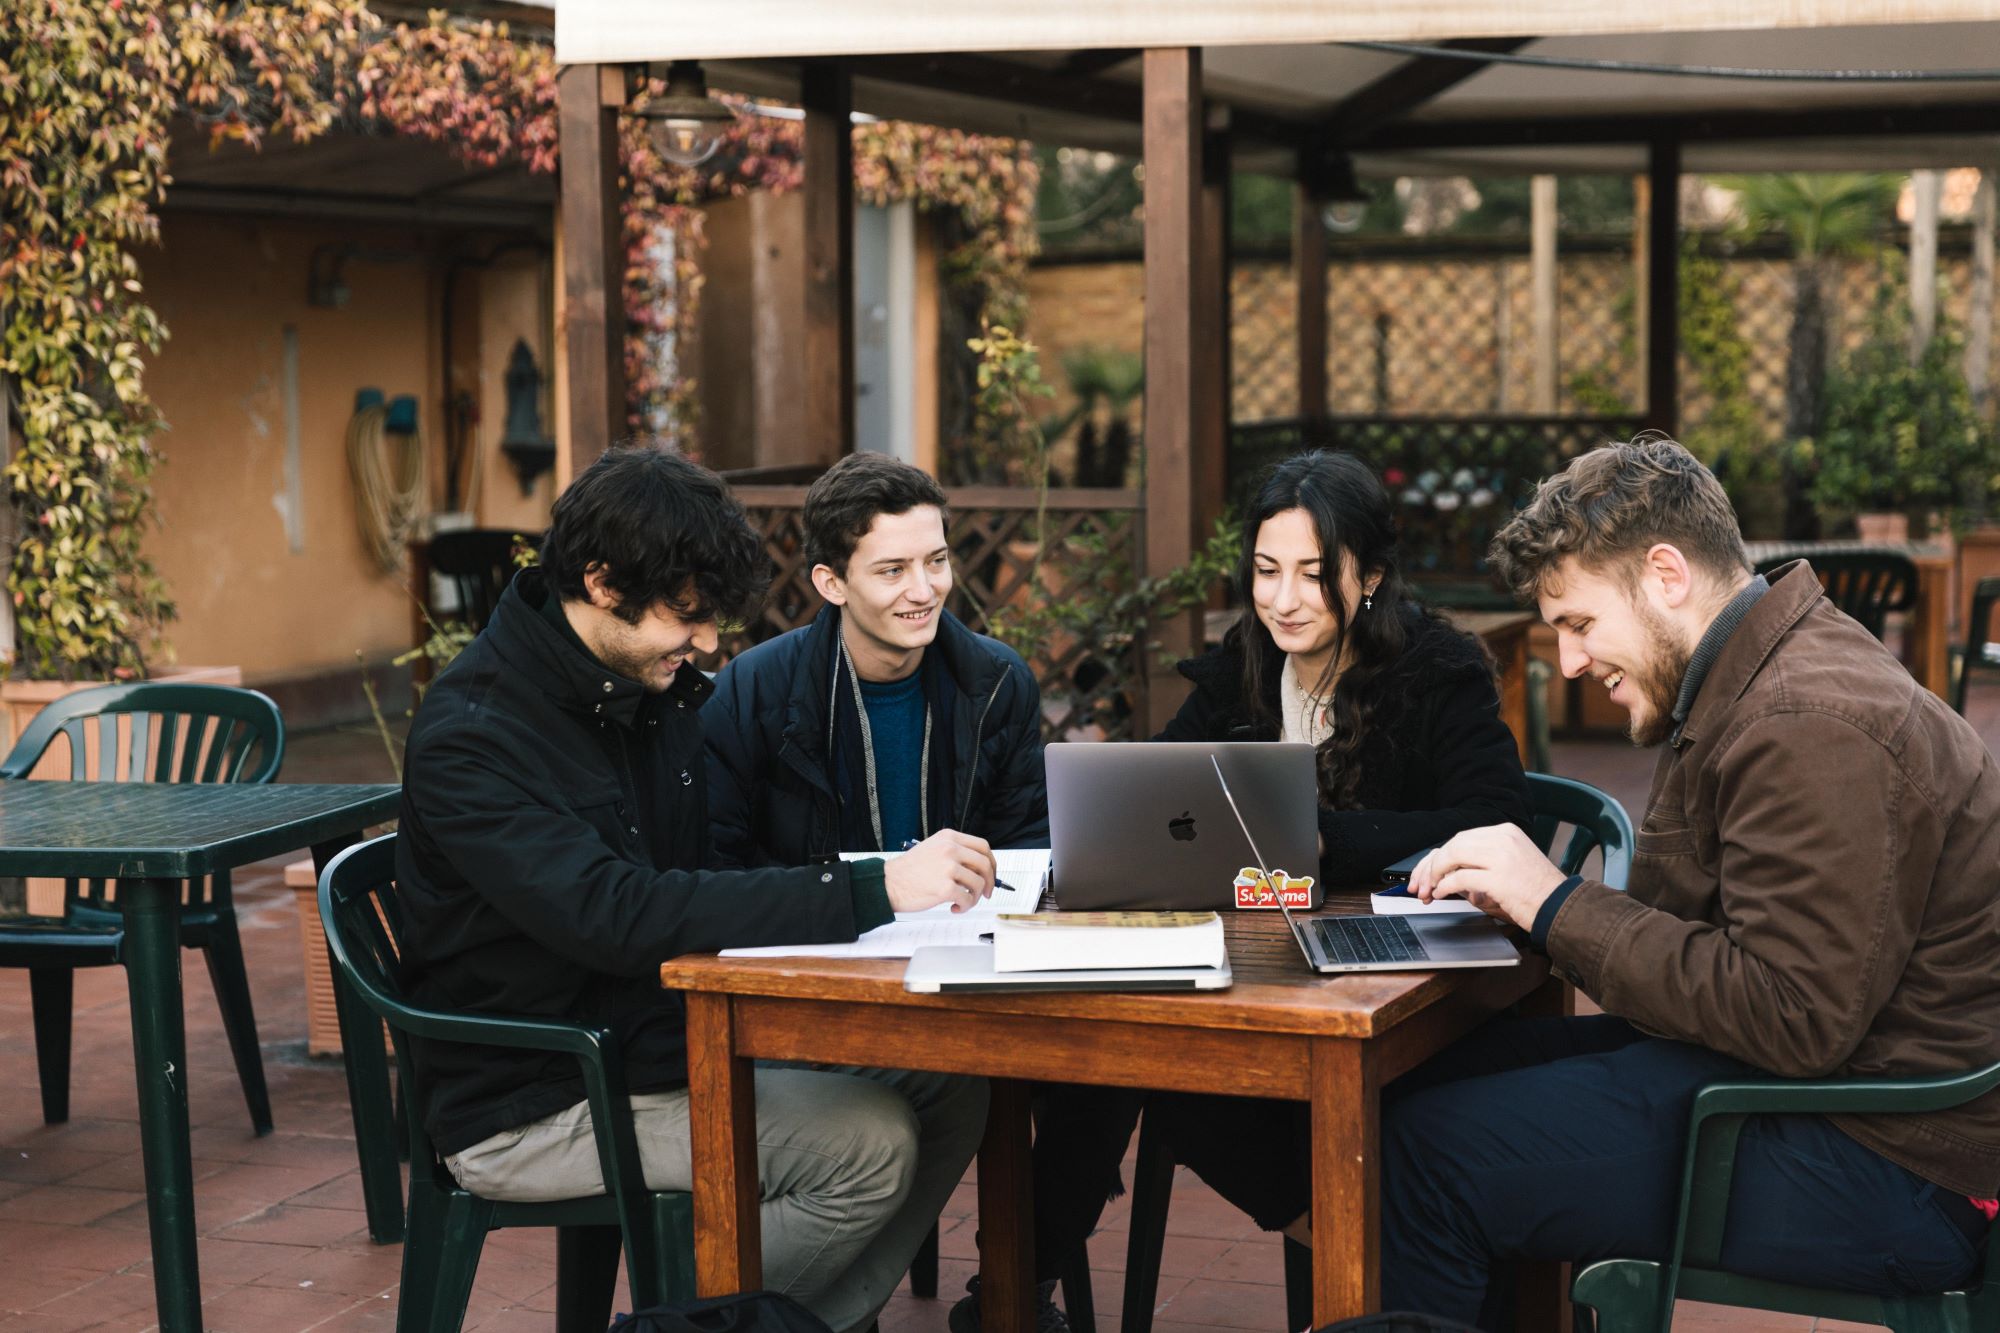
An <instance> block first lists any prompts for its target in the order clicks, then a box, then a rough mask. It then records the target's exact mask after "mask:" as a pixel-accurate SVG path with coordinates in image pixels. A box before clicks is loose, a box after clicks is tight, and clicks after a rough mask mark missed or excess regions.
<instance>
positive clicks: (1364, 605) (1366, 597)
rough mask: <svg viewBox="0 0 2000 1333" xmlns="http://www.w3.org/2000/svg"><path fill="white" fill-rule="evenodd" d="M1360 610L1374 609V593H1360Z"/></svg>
mask: <svg viewBox="0 0 2000 1333" xmlns="http://www.w3.org/2000/svg"><path fill="white" fill-rule="evenodd" d="M1361 609H1362V610H1363V611H1373V610H1374V609H1375V594H1374V593H1372V592H1364V593H1362V594H1361Z"/></svg>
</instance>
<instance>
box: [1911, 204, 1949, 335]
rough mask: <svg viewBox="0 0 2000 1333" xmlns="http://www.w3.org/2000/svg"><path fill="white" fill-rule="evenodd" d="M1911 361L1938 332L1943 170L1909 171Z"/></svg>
mask: <svg viewBox="0 0 2000 1333" xmlns="http://www.w3.org/2000/svg"><path fill="white" fill-rule="evenodd" d="M1910 196H1911V202H1912V203H1913V204H1914V205H1915V208H1914V211H1913V212H1912V215H1911V218H1910V364H1911V365H1915V364H1916V363H1917V359H1918V358H1919V357H1921V356H1922V355H1923V354H1924V349H1925V348H1926V347H1929V346H1930V345H1931V335H1932V334H1934V333H1936V332H1937V297H1938V290H1937V289H1938V278H1937V249H1938V204H1939V203H1940V202H1941V201H1942V199H1943V196H1944V173H1943V172H1942V171H1936V170H1926V171H1913V172H1911V173H1910Z"/></svg>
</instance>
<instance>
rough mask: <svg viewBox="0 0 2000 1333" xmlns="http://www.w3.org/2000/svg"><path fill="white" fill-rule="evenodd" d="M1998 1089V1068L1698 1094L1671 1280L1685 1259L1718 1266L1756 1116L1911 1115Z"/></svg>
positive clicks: (1736, 1084)
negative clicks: (1740, 1149) (1744, 1142)
mask: <svg viewBox="0 0 2000 1333" xmlns="http://www.w3.org/2000/svg"><path fill="white" fill-rule="evenodd" d="M1995 1087H2000V1064H1996V1065H1989V1066H1988V1067H1987V1068H1985V1069H1975V1070H1971V1071H1969V1072H1966V1073H1961V1074H1945V1075H1940V1076H1937V1077H1933V1078H1908V1079H1851V1078H1832V1079H1781V1078H1771V1079H1732V1080H1729V1081H1727V1082H1722V1083H1711V1084H1709V1085H1708V1086H1707V1087H1705V1088H1703V1089H1702V1090H1701V1091H1700V1092H1697V1093H1696V1094H1695V1097H1694V1108H1693V1112H1692V1114H1691V1115H1690V1117H1689V1120H1688V1151H1687V1165H1686V1170H1685V1174H1684V1176H1683V1178H1682V1183H1681V1211H1680V1234H1679V1235H1678V1236H1677V1237H1676V1238H1675V1247H1674V1269H1673V1272H1672V1273H1671V1274H1670V1275H1669V1284H1670V1285H1669V1290H1671V1283H1672V1281H1673V1279H1674V1278H1675V1277H1676V1276H1677V1275H1678V1271H1679V1268H1680V1266H1681V1264H1682V1263H1683V1262H1685V1263H1687V1264H1690V1265H1693V1266H1695V1267H1697V1268H1712V1267H1714V1266H1715V1265H1716V1263H1717V1261H1718V1260H1719V1258H1720V1256H1721V1252H1722V1229H1723V1222H1724V1219H1725V1218H1726V1217H1727V1215H1728V1212H1729V1191H1730V1185H1731V1182H1732V1180H1733V1178H1734V1176H1735V1173H1736V1144H1737V1140H1738V1139H1739V1138H1740V1136H1741V1135H1742V1132H1743V1123H1744V1121H1745V1119H1746V1118H1747V1117H1749V1116H1753V1115H1899V1114H1900V1115H1908V1114H1911V1113H1913V1112H1923V1111H1942V1110H1946V1109H1948V1108H1950V1107H1954V1106H1961V1105H1963V1104H1964V1103H1966V1102H1969V1101H1971V1100H1972V1099H1973V1098H1974V1097H1978V1096H1980V1095H1982V1094H1983V1093H1986V1092H1989V1091H1991V1090H1992V1089H1993V1088H1995Z"/></svg>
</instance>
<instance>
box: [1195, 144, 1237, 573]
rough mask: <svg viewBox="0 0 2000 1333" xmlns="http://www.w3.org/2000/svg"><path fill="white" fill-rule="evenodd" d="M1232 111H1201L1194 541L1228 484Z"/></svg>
mask: <svg viewBox="0 0 2000 1333" xmlns="http://www.w3.org/2000/svg"><path fill="white" fill-rule="evenodd" d="M1232 119H1233V118H1232V116H1231V113H1230V111H1229V109H1228V108H1227V107H1215V108H1213V109H1211V110H1210V111H1209V112H1208V114H1207V117H1206V126H1205V129H1204V131H1203V136H1202V148H1201V227H1200V230H1199V231H1198V232H1196V234H1195V254H1196V262H1197V264H1198V265H1199V266H1200V267H1199V274H1198V283H1199V286H1198V288H1197V290H1198V292H1199V294H1200V297H1201V301H1202V305H1201V313H1200V316H1199V322H1198V323H1197V324H1196V328H1197V329H1199V330H1201V331H1203V334H1204V338H1205V341H1206V342H1207V344H1208V348H1209V351H1208V354H1207V355H1206V356H1204V357H1202V359H1201V360H1200V362H1199V363H1198V367H1199V369H1200V372H1201V375H1202V377H1203V381H1204V382H1203V384H1202V387H1201V401H1202V402H1203V403H1204V404H1206V405H1207V412H1206V414H1205V415H1203V416H1201V417H1199V418H1197V419H1196V421H1195V435H1194V497H1195V514H1194V521H1195V530H1194V543H1195V545H1196V546H1199V545H1200V544H1201V543H1202V542H1205V541H1207V540H1208V534H1209V533H1210V532H1211V531H1212V530H1213V529H1214V527H1215V521H1216V520H1217V519H1218V518H1220V517H1222V511H1223V508H1224V506H1225V504H1226V502H1227V491H1228V489H1229V475H1228V454H1229V418H1230V414H1231V406H1232V404H1231V402H1230V385H1232V384H1233V383H1234V382H1235V369H1234V368H1235V356H1234V352H1235V348H1234V346H1233V345H1232V335H1231V332H1230V330H1231V325H1232V324H1233V322H1234V314H1235V312H1234V310H1233V309H1232V306H1233V302H1232V301H1231V299H1230V297H1231V293H1230V283H1231V277H1232V269H1231V265H1230V258H1229V243H1230V235H1231V226H1230V211H1231V205H1230V200H1231V198H1232V195H1231V191H1230V176H1231V174H1232V171H1233V167H1234V163H1233V160H1232V158H1233V155H1232V153H1231V151H1230V124H1231V121H1232Z"/></svg>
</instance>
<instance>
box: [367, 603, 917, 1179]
mask: <svg viewBox="0 0 2000 1333" xmlns="http://www.w3.org/2000/svg"><path fill="white" fill-rule="evenodd" d="M549 596H551V594H550V592H549V590H548V588H547V585H546V583H545V581H544V580H543V577H542V572H541V571H540V570H538V569H528V570H523V571H522V572H521V573H520V574H517V575H516V576H515V578H514V582H513V584H512V585H511V586H510V587H509V588H508V589H507V591H506V593H505V594H504V595H503V596H502V597H501V599H500V604H499V606H498V607H497V608H496V609H495V610H494V613H493V619H492V621H491V622H490V623H489V624H488V625H487V627H486V629H485V630H484V631H483V632H482V633H481V634H480V636H479V637H478V638H477V639H475V640H473V642H472V644H471V646H470V647H468V648H467V649H466V650H465V651H464V652H463V653H460V654H459V656H458V658H457V660H456V661H454V662H453V663H452V664H451V665H450V666H449V667H447V668H446V669H445V670H444V671H443V672H442V673H441V674H440V675H439V676H438V678H437V680H436V681H435V682H434V683H433V684H432V685H431V688H430V690H429V692H428V693H426V694H425V695H424V701H423V704H422V706H421V707H419V708H418V709H417V715H416V720H415V722H414V723H413V724H412V725H411V727H410V740H409V749H408V751H407V754H406V757H405V760H404V765H403V807H402V813H401V832H400V834H399V835H398V837H397V839H396V880H397V886H398V890H399V896H400V898H401V900H402V903H403V909H404V918H405V928H404V935H403V954H402V973H403V976H402V980H403V985H404V987H405V989H406V990H407V992H408V993H409V994H410V995H411V997H412V999H413V1000H414V1001H415V1002H416V1003H417V1004H420V1005H425V1006H431V1007H436V1008H442V1009H453V1010H466V1011H471V1012H476V1013H494V1014H510V1015H520V1016H526V1017H534V1018H567V1019H573V1020H577V1021H580V1022H585V1023H593V1024H600V1025H603V1026H606V1027H610V1028H613V1029H614V1030H616V1031H617V1032H618V1033H619V1034H620V1037H621V1038H622V1041H621V1043H620V1044H621V1049H622V1051H623V1054H624V1057H625V1070H626V1077H627V1078H628V1079H629V1081H630V1083H631V1087H632V1091H634V1092H644V1091H650V1090H655V1089H664V1088H675V1087H684V1086H685V1085H686V1083H687V1038H686V1032H685V1026H684V1023H685V1019H684V1013H683V1009H682V1006H681V999H680V993H679V992H677V991H668V990H662V989H661V987H660V978H659V966H660V964H661V963H663V962H665V961H666V960H667V959H669V958H673V957H675V956H676V955H679V954H684V953H698V952H703V951H706V950H711V949H720V948H724V947H727V946H730V945H752V944H804V943H831V942H835V941H840V940H851V939H853V938H854V937H855V934H856V929H857V923H856V916H855V913H856V906H855V898H854V895H853V889H852V886H851V885H850V878H849V877H850V868H849V867H848V866H845V865H839V866H815V867H812V868H810V869H807V868H795V869H782V870H781V869H768V870H758V871H752V872H749V873H737V874H712V873H709V872H708V871H707V870H705V869H704V866H705V864H706V862H707V859H708V851H709V849H708V839H707V832H708V819H707V815H708V810H707V801H706V793H705V792H704V790H703V778H704V771H705V770H704V767H703V764H702V751H701V745H702V734H701V723H700V721H699V719H698V718H697V716H696V711H697V710H698V709H700V708H701V707H702V705H703V703H704V701H705V700H707V699H708V696H709V694H710V692H711V689H712V687H711V686H710V684H709V683H708V681H707V680H705V679H704V678H703V677H702V674H701V673H700V672H699V671H695V670H693V669H691V668H684V669H683V670H681V671H680V672H678V673H676V674H675V677H674V682H673V684H672V686H670V687H669V688H668V689H667V690H666V692H665V693H662V694H650V693H648V692H646V690H644V689H643V688H642V687H641V686H640V685H639V684H638V683H637V682H634V681H631V680H627V679H626V678H625V677H623V676H620V675H617V674H616V673H614V672H611V671H607V670H606V669H605V668H604V667H603V666H601V665H600V664H599V663H598V662H597V661H596V659H594V658H592V657H591V656H590V655H589V654H588V653H587V652H586V651H585V650H584V649H583V648H582V647H581V646H580V645H578V644H576V643H573V642H571V641H569V640H568V639H566V638H565V637H564V635H563V633H562V631H561V630H559V629H558V628H556V627H555V626H554V625H552V624H551V623H550V622H549V621H548V620H547V619H545V618H544V616H543V614H542V609H541V608H542V607H543V606H544V604H545V603H546V600H547V598H548V597H549ZM876 892H877V893H878V894H879V892H880V891H879V889H878V890H877V891H876ZM415 1055H416V1066H417V1087H416V1106H417V1108H418V1111H419V1113H420V1114H421V1115H422V1116H423V1118H424V1126H425V1128H427V1129H428V1130H429V1131H430V1135H431V1138H432V1140H433V1141H434V1142H435V1143H436V1144H437V1147H438V1150H439V1151H440V1152H442V1153H446V1154H450V1153H455V1152H459V1151H461V1150H463V1149H465V1148H469V1147H471V1146H472V1145H473V1144H475V1143H478V1142H480V1141H481V1140H483V1139H486V1138H488V1137H490V1136H492V1135H494V1134H497V1133H499V1132H500V1131H502V1130H505V1129H511V1128H513V1127H514V1126H516V1125H522V1124H526V1123H527V1122H529V1121H531V1120H535V1119H538V1118H539V1117H541V1116H545V1115H547V1114H549V1113H550V1112H552V1111H558V1110H561V1109H562V1108H564V1107H566V1106H572V1105H574V1104H576V1103H577V1102H580V1101H582V1100H583V1079H582V1075H581V1073H580V1071H579V1070H578V1068H577V1063H576V1060H575V1059H574V1058H573V1057H571V1056H567V1055H560V1054H553V1053H550V1052H547V1051H529V1050H513V1049H502V1048H498V1047H491V1046H465V1045H459V1044H456V1043H451V1042H439V1041H419V1042H418V1043H417V1045H416V1049H415Z"/></svg>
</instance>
